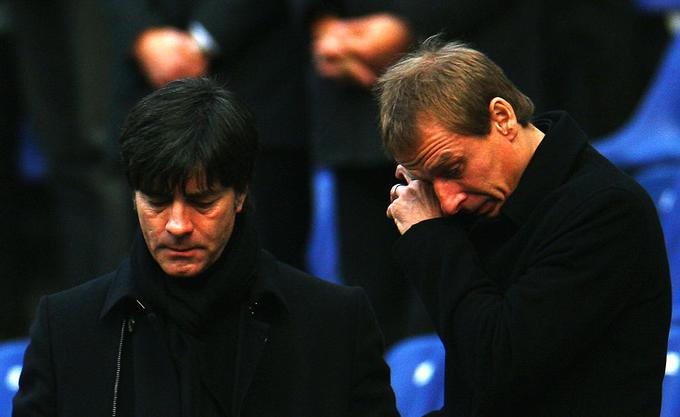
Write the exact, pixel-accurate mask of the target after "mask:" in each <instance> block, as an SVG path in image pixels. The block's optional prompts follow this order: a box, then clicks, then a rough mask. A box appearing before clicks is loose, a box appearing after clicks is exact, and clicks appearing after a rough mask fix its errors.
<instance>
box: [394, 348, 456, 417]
mask: <svg viewBox="0 0 680 417" xmlns="http://www.w3.org/2000/svg"><path fill="white" fill-rule="evenodd" d="M444 353H445V352H444V346H443V345H442V343H441V341H440V340H439V337H438V336H436V335H426V336H415V337H410V338H408V339H404V340H403V341H401V342H399V343H398V344H396V345H394V346H393V347H392V348H391V349H390V351H389V352H387V355H385V360H386V361H387V364H388V365H389V366H390V369H391V370H392V388H394V393H395V394H396V396H397V408H398V409H399V413H400V414H401V416H402V417H421V416H422V415H424V414H426V413H428V412H430V411H433V410H438V409H440V408H441V407H443V405H444V356H445V355H444Z"/></svg>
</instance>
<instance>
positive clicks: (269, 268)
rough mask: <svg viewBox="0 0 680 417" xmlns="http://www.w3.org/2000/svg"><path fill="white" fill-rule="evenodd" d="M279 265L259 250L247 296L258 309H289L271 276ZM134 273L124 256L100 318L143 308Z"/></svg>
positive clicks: (276, 272)
mask: <svg viewBox="0 0 680 417" xmlns="http://www.w3.org/2000/svg"><path fill="white" fill-rule="evenodd" d="M278 267H279V266H278V262H277V261H276V260H275V259H274V257H273V256H272V255H270V254H269V253H267V252H266V251H263V250H261V251H260V253H259V255H258V261H257V272H256V275H255V282H254V283H253V288H252V290H251V294H250V296H249V302H250V303H251V304H254V303H256V304H257V305H258V309H267V310H270V311H272V312H273V311H276V310H279V311H284V312H286V311H288V304H287V302H286V298H285V297H284V294H283V291H282V290H281V288H280V286H279V285H278V283H277V281H276V279H274V277H275V276H277V274H278ZM133 275H134V274H133V272H132V269H131V267H130V259H125V260H124V261H123V262H122V263H121V265H120V266H119V267H118V269H117V270H116V272H115V275H114V277H113V280H112V282H111V286H110V287H109V291H108V293H107V295H106V298H105V300H104V305H103V307H102V310H101V313H100V318H104V317H106V316H107V315H109V314H110V313H112V312H113V311H116V310H121V311H123V312H125V313H128V314H129V313H132V312H134V311H135V310H137V311H139V310H144V309H145V308H146V306H145V303H144V301H143V300H141V297H140V295H139V291H138V290H137V289H136V286H135V282H134V276H133Z"/></svg>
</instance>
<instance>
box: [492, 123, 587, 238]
mask: <svg viewBox="0 0 680 417" xmlns="http://www.w3.org/2000/svg"><path fill="white" fill-rule="evenodd" d="M533 124H534V126H536V127H537V128H538V129H539V130H541V131H542V132H543V133H545V137H544V138H543V140H542V141H541V143H540V144H539V145H538V148H536V152H535V153H534V156H533V157H532V158H531V160H530V161H529V164H528V165H527V168H526V170H525V171H524V174H522V178H521V179H520V181H519V184H518V185H517V188H516V189H515V191H514V192H513V193H512V194H511V195H510V197H509V198H508V201H507V202H506V203H505V204H504V205H503V207H502V209H501V213H502V214H503V215H504V216H506V217H507V218H509V219H510V220H512V221H513V222H514V223H515V224H516V225H518V226H519V225H521V224H522V223H524V222H525V221H526V220H527V219H528V218H529V216H530V215H531V212H532V211H533V209H534V208H535V207H537V206H538V203H539V202H540V201H541V200H542V199H543V198H544V197H545V196H546V195H547V194H548V193H550V192H551V191H553V190H555V189H556V188H558V187H559V186H560V185H561V184H563V183H564V182H565V181H566V180H567V178H568V177H569V175H570V173H571V171H572V169H573V166H574V163H575V162H576V159H577V157H578V155H579V154H580V153H581V151H582V150H583V149H584V147H585V146H586V144H587V138H586V135H585V133H584V132H583V131H582V130H581V129H580V128H579V127H578V125H577V124H576V122H575V121H574V119H572V118H571V117H570V116H569V115H568V114H567V113H565V112H561V111H555V112H549V113H544V114H541V115H539V116H537V117H536V118H535V119H534V121H533Z"/></svg>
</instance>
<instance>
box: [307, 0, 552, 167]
mask: <svg viewBox="0 0 680 417" xmlns="http://www.w3.org/2000/svg"><path fill="white" fill-rule="evenodd" d="M299 1H301V2H305V4H306V6H307V18H308V19H309V20H312V19H313V16H314V15H318V14H323V13H333V14H336V15H338V16H339V17H342V18H354V17H360V16H364V15H369V14H374V13H385V12H387V13H392V14H395V15H397V16H399V17H400V18H402V19H404V20H405V21H406V22H407V23H408V24H409V25H410V27H411V29H412V33H413V36H414V38H415V40H416V41H422V40H424V39H425V38H427V37H429V36H432V35H435V34H437V33H442V35H443V38H444V39H446V40H463V41H465V42H470V43H471V45H472V46H474V47H475V48H478V49H480V50H481V51H483V52H485V53H486V54H488V55H489V57H490V58H491V59H493V60H494V61H495V62H496V63H498V64H499V65H500V66H501V68H503V69H504V70H505V71H506V73H507V74H508V76H509V77H510V79H512V80H513V81H514V82H515V83H516V84H517V85H518V87H519V88H520V89H521V90H522V91H524V92H525V93H526V94H528V95H529V96H530V97H531V98H532V99H533V100H535V101H536V102H540V101H541V96H540V94H541V92H542V89H541V86H540V71H539V67H540V65H537V64H535V63H536V62H540V57H541V51H540V33H539V26H538V25H537V22H538V21H539V16H540V15H539V12H540V9H538V8H536V7H535V1H534V0H517V1H502V0H485V1H480V0H455V1H438V0H437V1H435V0H428V1H422V0H418V1H415V0H299ZM519 44H521V48H519V47H517V45H519ZM308 76H309V85H310V90H309V93H310V100H309V104H310V105H311V108H310V139H311V144H312V152H313V158H314V160H315V161H316V162H317V163H318V164H321V165H329V166H333V167H341V168H354V169H356V168H366V167H384V168H386V170H389V171H392V170H393V168H392V163H391V161H390V160H389V159H388V158H387V156H386V155H385V152H384V151H383V149H382V143H381V141H380V134H379V131H378V105H377V100H376V98H375V96H374V94H373V92H372V91H371V90H369V89H366V88H363V87H359V86H356V85H353V84H351V83H342V82H337V81H335V80H329V79H324V78H321V77H320V76H318V75H317V74H316V72H315V71H314V69H313V68H310V70H309V73H308Z"/></svg>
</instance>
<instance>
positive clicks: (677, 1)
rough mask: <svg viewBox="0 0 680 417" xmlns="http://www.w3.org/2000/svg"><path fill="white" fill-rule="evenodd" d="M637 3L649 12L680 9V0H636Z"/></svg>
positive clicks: (640, 7)
mask: <svg viewBox="0 0 680 417" xmlns="http://www.w3.org/2000/svg"><path fill="white" fill-rule="evenodd" d="M635 5H636V6H637V7H638V8H639V9H641V10H644V11H647V12H666V11H670V10H680V0H635Z"/></svg>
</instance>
